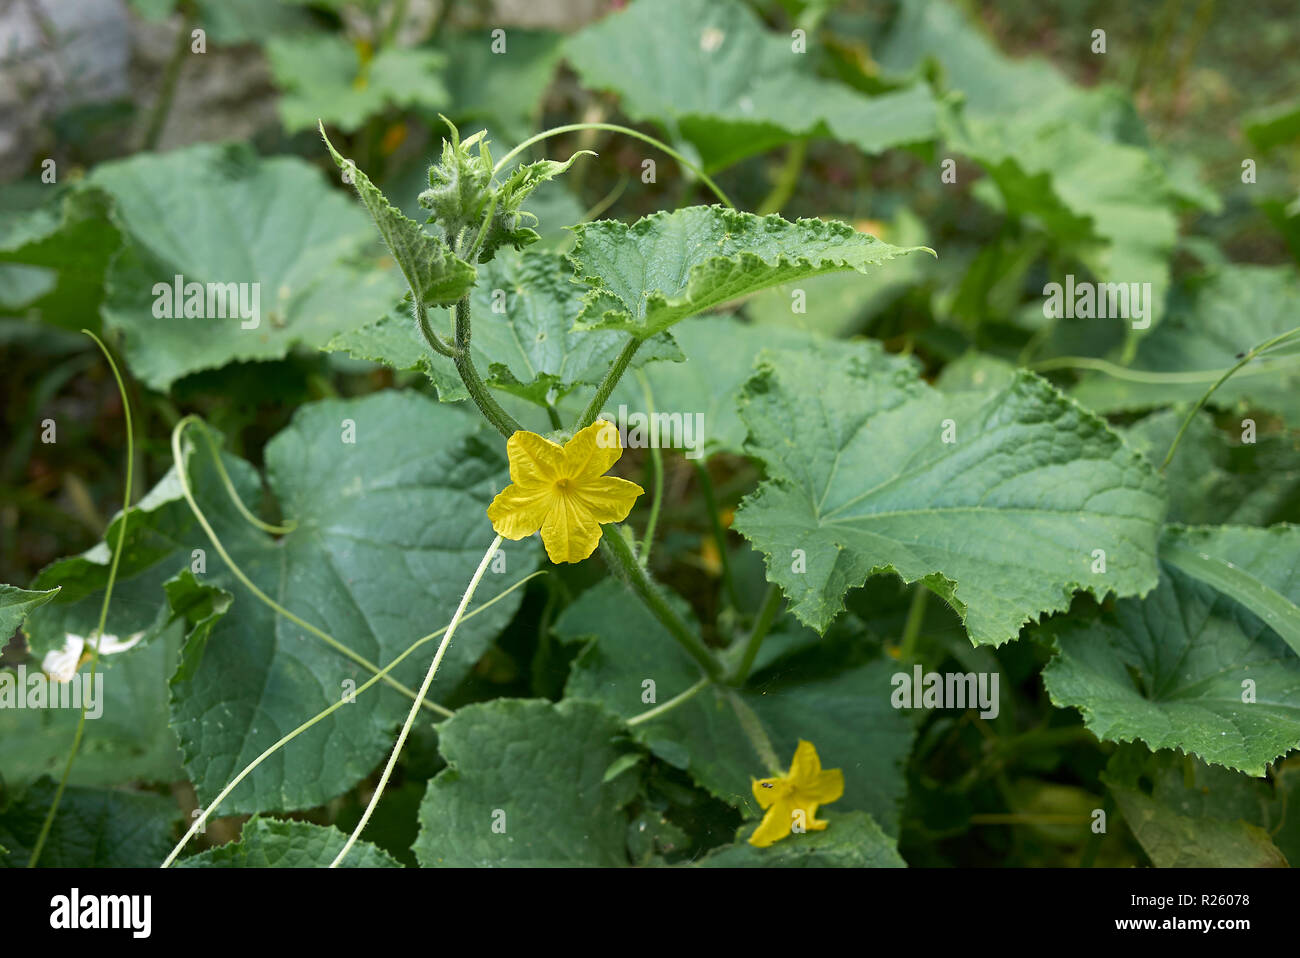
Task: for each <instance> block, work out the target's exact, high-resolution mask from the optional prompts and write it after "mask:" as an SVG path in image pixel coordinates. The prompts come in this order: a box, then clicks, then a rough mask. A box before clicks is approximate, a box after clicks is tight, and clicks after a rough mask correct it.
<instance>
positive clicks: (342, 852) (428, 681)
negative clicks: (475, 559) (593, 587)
mask: <svg viewBox="0 0 1300 958" xmlns="http://www.w3.org/2000/svg"><path fill="white" fill-rule="evenodd" d="M499 548H501V536H500V535H498V536H497V537H496V538H495V539H493V540H492V544H491V545H490V546H488V550H487V552H485V553H483V561H482V562H480V563H479V564H478V569H477V570H475V572H474V577H473V578H472V579H470V580H469V588H467V589H466V590H465V594H464V595H463V596H461V600H460V605H458V606H457V607H456V614H455V615H453V616H452V617H451V622H450V623H448V625H447V634H446V635H444V636H443V637H442V641H441V642H440V643H438V651H437V652H435V653H434V654H433V661H432V662H430V663H429V671H428V672H426V673H425V676H424V684H423V685H421V686H420V698H424V694H425V693H426V692H428V691H429V686H430V685H432V684H433V677H434V675H436V674H437V672H438V666H439V665H440V664H441V663H442V657H443V655H444V654H445V653H446V651H447V647H448V646H449V645H451V640H452V638H453V637H454V636H455V635H456V627H457V626H458V625H460V620H461V616H462V615H464V614H465V606H467V605H469V600H470V599H471V598H473V597H474V590H475V589H477V588H478V584H479V582H480V581H481V580H482V578H483V573H484V572H486V571H487V567H488V563H489V562H491V561H492V557H493V556H494V555H496V551H497V549H499ZM417 711H418V709H417V707H416V706H415V705H412V706H411V710H410V711H409V712H408V713H407V714H406V721H405V722H404V723H403V724H402V730H401V731H400V732H399V733H397V741H396V742H394V743H393V753H392V754H391V755H389V756H388V764H387V765H385V766H384V771H383V774H382V775H380V776H379V783H378V784H377V785H376V786H375V792H374V794H373V795H371V796H370V803H369V804H368V805H366V810H365V811H364V812H363V813H362V815H361V821H359V822H357V827H356V828H354V829H352V834H351V835H349V836H348V840H347V843H346V844H344V846H343V847H342V848H341V849H339V853H338V854H337V855H336V856H335V857H334V861H332V862H330V868H337V867H338V865H339V862H341V861H343V859H344V858H346V857H347V854H348V852H349V851H351V850H352V846H353V845H355V844H356V842H357V839H358V838H359V837H360V836H361V833H362V832H363V831H365V828H366V825H367V824H368V823H369V822H370V816H371V815H372V814H373V813H374V811H375V806H376V805H378V804H379V799H380V798H381V797H382V796H383V794H384V789H385V788H386V787H387V786H388V779H389V777H390V776H391V775H392V774H393V767H394V766H395V765H396V764H397V756H398V755H400V754H401V753H402V746H404V745H405V744H406V736H407V735H409V734H410V733H411V726H412V725H414V724H415V715H416V712H417Z"/></svg>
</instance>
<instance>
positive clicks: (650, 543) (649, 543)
mask: <svg viewBox="0 0 1300 958" xmlns="http://www.w3.org/2000/svg"><path fill="white" fill-rule="evenodd" d="M636 378H637V380H638V381H639V382H640V383H641V393H642V395H644V396H645V406H646V409H645V411H646V415H648V416H650V417H651V419H652V420H653V418H654V414H655V397H654V392H653V391H652V390H651V389H650V380H649V379H648V378H647V377H646V374H645V373H643V372H642V371H641V370H639V369H638V370H637V371H636ZM650 467H651V472H652V473H653V476H654V492H653V493H651V497H650V517H649V518H648V519H647V520H646V524H645V538H644V539H643V540H642V541H641V565H643V566H645V565H648V564H649V562H650V550H651V549H652V548H653V547H654V541H655V526H656V525H658V523H659V508H660V506H661V505H663V498H664V454H663V450H661V449H660V448H659V447H658V445H652V446H651V447H650Z"/></svg>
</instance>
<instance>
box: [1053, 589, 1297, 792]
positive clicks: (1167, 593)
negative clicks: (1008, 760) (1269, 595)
mask: <svg viewBox="0 0 1300 958" xmlns="http://www.w3.org/2000/svg"><path fill="white" fill-rule="evenodd" d="M1043 630H1044V632H1045V633H1046V634H1048V635H1050V636H1052V637H1053V638H1054V640H1055V642H1056V645H1057V648H1058V649H1059V654H1058V655H1057V657H1056V658H1055V659H1053V660H1052V662H1051V663H1050V664H1049V665H1048V666H1047V668H1046V669H1044V671H1043V682H1044V684H1045V685H1046V686H1047V691H1048V693H1049V694H1050V695H1051V697H1052V701H1053V702H1054V703H1055V704H1056V705H1058V706H1060V707H1062V708H1065V707H1071V706H1072V707H1075V708H1078V709H1079V711H1080V712H1082V713H1083V718H1084V722H1085V724H1086V725H1087V726H1088V728H1090V729H1092V731H1093V732H1094V733H1095V734H1096V735H1097V737H1098V738H1103V739H1107V740H1110V741H1118V742H1125V741H1134V740H1141V741H1143V742H1146V743H1147V744H1148V745H1149V746H1151V747H1152V748H1177V749H1181V750H1182V751H1184V752H1188V753H1191V754H1195V755H1197V756H1199V757H1200V758H1202V759H1204V760H1205V761H1207V762H1212V763H1214V764H1216V765H1225V766H1227V767H1228V768H1235V769H1239V770H1240V771H1243V772H1246V773H1247V774H1250V775H1263V774H1264V767H1265V765H1267V764H1268V763H1269V762H1272V761H1273V760H1275V759H1277V758H1278V757H1279V756H1281V755H1284V754H1286V753H1287V752H1288V751H1289V750H1291V749H1293V748H1296V747H1298V746H1300V658H1297V657H1296V654H1295V653H1294V652H1292V651H1291V650H1290V649H1289V648H1287V646H1286V643H1284V642H1283V641H1282V640H1281V639H1280V638H1278V636H1277V634H1276V633H1275V632H1273V630H1272V629H1270V628H1269V627H1268V626H1267V625H1265V624H1264V623H1263V622H1262V621H1261V620H1260V619H1259V618H1258V617H1256V616H1255V615H1253V614H1251V612H1249V611H1248V610H1247V609H1245V608H1244V607H1243V606H1241V605H1240V604H1238V603H1237V602H1236V601H1234V600H1233V599H1232V598H1230V597H1229V596H1227V595H1224V594H1223V593H1220V592H1217V591H1216V590H1215V589H1213V588H1212V587H1211V586H1208V585H1205V584H1203V583H1201V582H1198V581H1196V580H1195V579H1193V578H1191V577H1190V576H1187V575H1186V574H1184V573H1183V572H1181V571H1179V569H1178V568H1176V567H1174V566H1172V565H1165V566H1164V567H1163V569H1162V571H1161V575H1160V586H1159V588H1157V589H1156V590H1155V591H1154V592H1152V593H1151V594H1150V595H1149V596H1147V597H1146V599H1144V600H1138V599H1121V600H1120V601H1119V602H1117V603H1116V604H1115V608H1114V611H1113V612H1104V613H1102V615H1101V617H1100V618H1099V619H1097V620H1096V621H1093V622H1088V621H1082V620H1072V619H1063V618H1058V619H1054V620H1052V621H1051V622H1048V623H1046V624H1045V625H1044V626H1043ZM1252 698H1253V699H1254V700H1253V701H1250V699H1252Z"/></svg>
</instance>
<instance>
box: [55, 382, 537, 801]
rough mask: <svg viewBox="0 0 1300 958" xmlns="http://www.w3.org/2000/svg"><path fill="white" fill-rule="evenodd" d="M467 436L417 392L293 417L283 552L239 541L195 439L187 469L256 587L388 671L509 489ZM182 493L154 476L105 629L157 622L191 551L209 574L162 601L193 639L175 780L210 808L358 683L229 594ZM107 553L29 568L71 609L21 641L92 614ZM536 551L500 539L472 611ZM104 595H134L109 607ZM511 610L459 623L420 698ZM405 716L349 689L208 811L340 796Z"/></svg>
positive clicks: (461, 580)
mask: <svg viewBox="0 0 1300 958" xmlns="http://www.w3.org/2000/svg"><path fill="white" fill-rule="evenodd" d="M352 430H355V432H353V431H352ZM482 437H483V434H482V433H481V432H480V431H479V429H478V427H477V426H476V424H475V421H474V420H473V419H472V418H470V417H468V416H465V415H462V414H461V413H460V411H459V410H456V409H454V408H450V407H447V406H443V405H440V404H438V403H436V402H434V401H432V400H429V399H426V398H424V397H421V396H418V395H415V394H406V393H392V392H388V393H377V394H374V395H372V396H369V397H365V398H361V399H346V400H330V401H325V402H319V403H314V404H310V405H306V406H303V407H301V408H300V409H299V410H298V413H297V415H296V416H295V417H294V419H293V422H292V423H291V424H290V426H289V427H288V428H287V429H285V430H284V431H283V432H281V433H280V434H279V435H278V436H276V437H275V438H274V439H273V440H272V441H271V442H270V443H269V444H268V445H267V447H266V453H265V459H266V464H267V473H268V479H269V485H270V488H271V491H272V493H273V494H274V496H275V498H276V500H277V501H278V503H279V505H280V509H281V510H282V512H283V514H284V515H285V516H287V517H290V518H293V519H295V520H297V522H298V526H297V527H296V528H295V529H294V530H293V531H292V532H291V533H289V534H288V535H285V536H283V537H282V538H280V539H274V538H272V537H270V536H268V535H266V534H264V533H262V532H260V531H258V530H256V529H254V528H252V527H251V526H250V525H249V524H248V523H247V522H245V521H244V519H243V518H242V517H241V516H240V515H239V514H238V513H237V512H236V511H235V509H234V507H233V506H232V505H231V503H230V501H229V497H228V496H227V494H226V492H225V490H224V489H223V488H222V486H221V482H220V479H219V478H218V477H217V476H216V474H215V470H214V468H213V460H212V457H211V454H210V452H209V450H208V449H207V447H206V445H205V444H199V445H193V444H191V446H190V450H189V451H188V453H187V468H188V470H189V474H190V476H191V480H192V482H193V484H194V486H195V489H196V498H197V500H198V502H199V504H200V506H201V508H202V509H203V511H204V512H205V514H207V515H208V517H209V519H210V521H211V523H212V526H213V528H214V529H215V531H216V532H217V535H218V536H219V537H220V538H221V540H222V541H223V543H224V545H225V547H226V549H227V550H228V551H229V553H230V554H231V556H232V558H233V559H234V560H235V562H236V563H237V564H238V565H239V566H240V568H242V569H243V570H244V572H245V573H246V574H247V575H248V577H249V578H250V579H251V580H252V581H253V582H254V583H255V584H257V585H258V587H259V588H260V589H261V590H262V591H263V592H265V593H266V594H268V595H270V596H273V597H274V598H275V599H276V601H278V602H279V603H280V604H282V605H283V606H285V607H286V608H288V609H289V610H290V611H292V612H293V613H295V614H296V615H298V616H300V617H301V618H302V619H304V620H306V621H307V622H310V623H312V624H313V625H315V626H316V627H317V628H321V629H323V630H324V631H325V632H327V633H328V634H330V635H331V636H333V637H334V638H335V639H337V640H338V641H339V642H341V643H343V644H344V645H346V646H348V647H349V648H351V649H352V650H353V651H355V652H357V653H358V654H360V655H362V656H365V657H366V658H368V659H369V660H370V661H371V662H375V663H378V664H384V663H387V662H388V661H391V660H392V659H393V658H394V657H395V656H396V655H397V654H398V653H399V652H400V651H402V650H404V649H405V648H406V647H407V646H408V645H409V644H410V643H411V642H413V641H415V640H416V639H417V638H419V637H420V636H422V635H425V634H427V633H430V632H433V631H434V630H435V629H438V628H440V627H442V626H445V625H446V624H447V622H448V621H449V620H450V619H451V615H452V613H453V611H454V610H455V608H456V605H457V603H458V602H459V600H460V597H461V595H462V593H463V592H464V589H465V585H466V584H467V583H468V581H469V578H470V575H471V574H472V573H473V571H474V567H475V566H476V565H477V563H478V560H479V558H480V556H481V555H482V551H483V549H484V548H486V546H487V543H488V542H489V541H490V539H491V526H490V524H489V523H488V522H487V519H486V515H485V510H486V507H487V504H488V503H489V502H490V501H491V498H492V496H493V495H495V493H496V492H498V491H499V490H500V489H501V488H502V487H503V486H504V485H505V484H506V482H507V476H506V468H505V461H504V456H503V455H502V453H501V452H500V451H499V448H498V446H499V444H498V443H497V442H495V441H491V442H488V441H486V440H485V439H484V438H482ZM192 438H193V439H195V440H197V437H196V436H194V437H192ZM348 438H354V439H355V442H348V441H346V440H347V439H348ZM225 462H226V466H227V469H228V470H229V472H230V474H231V477H232V480H233V482H234V488H235V490H236V492H237V493H238V494H239V495H240V497H241V498H242V499H243V500H244V501H245V502H248V503H256V502H257V496H258V483H257V478H256V474H255V473H254V472H253V470H252V468H251V467H250V466H248V465H247V464H246V463H244V462H243V461H241V460H238V459H235V458H233V457H226V459H225ZM178 485H179V484H178V481H177V479H176V477H175V476H174V475H170V474H169V476H168V477H167V478H165V479H164V480H163V482H162V483H161V484H160V485H159V487H157V488H155V490H154V491H153V492H152V493H151V494H150V496H149V497H147V498H146V500H145V501H144V502H142V503H141V504H140V506H138V507H136V509H135V510H134V511H133V513H132V515H131V517H130V521H129V523H128V542H129V545H128V548H127V549H126V550H125V551H126V553H127V555H126V557H125V558H124V560H123V569H122V570H121V573H120V575H121V581H120V582H119V583H118V586H117V587H116V589H115V591H114V600H113V607H112V609H111V610H110V614H109V631H111V632H114V633H115V634H128V633H129V632H131V631H134V629H135V628H138V627H141V626H140V622H141V621H142V620H147V621H153V620H155V619H157V618H158V617H159V616H163V617H166V615H167V614H168V612H167V610H166V609H165V608H160V606H161V605H162V592H161V582H160V581H159V580H161V579H164V578H167V577H169V576H171V575H172V574H174V573H176V572H178V571H180V570H181V569H186V568H189V567H190V566H191V561H192V560H191V556H192V550H194V549H204V550H206V571H204V572H199V573H198V574H197V576H196V577H194V578H191V579H189V580H188V581H186V580H184V579H182V580H179V581H178V584H177V587H173V589H172V600H171V604H172V607H173V609H174V610H175V611H176V612H177V613H179V611H180V609H176V607H177V606H180V607H181V609H183V610H185V613H186V615H187V618H189V619H190V621H191V624H192V625H193V631H192V633H191V635H190V638H189V643H188V645H187V647H186V649H185V668H184V669H182V670H181V671H180V672H179V673H178V674H177V675H176V676H175V677H174V678H173V680H172V683H171V688H172V724H173V727H174V728H175V729H176V731H177V734H178V737H179V739H180V743H181V748H182V751H183V753H184V756H185V763H186V769H187V770H188V772H189V774H190V777H191V779H192V780H193V781H194V783H195V786H196V788H197V790H198V793H199V797H200V800H201V801H207V800H209V799H210V798H211V796H212V795H213V794H214V793H215V792H216V791H217V790H218V789H219V788H221V787H222V786H223V785H224V784H225V783H226V782H227V781H229V779H230V778H231V777H233V775H234V774H235V773H237V772H238V771H239V770H240V769H241V768H243V766H244V765H246V764H247V763H248V762H249V761H251V760H252V759H253V758H255V757H256V756H257V755H258V754H259V753H260V752H261V751H262V750H264V749H265V748H266V747H267V746H269V745H271V744H272V743H273V742H275V741H276V740H277V739H278V738H280V737H281V736H282V735H283V734H284V733H285V732H287V731H288V730H290V729H292V728H294V727H296V726H297V725H299V724H300V723H302V722H303V721H305V720H306V719H308V718H310V717H311V716H312V715H314V714H315V713H316V712H318V711H320V710H322V709H323V708H325V707H326V706H329V705H332V704H334V703H335V702H337V701H338V700H339V698H340V696H342V695H343V694H344V693H345V692H346V691H347V690H348V689H349V687H355V686H358V685H360V684H361V683H362V682H363V681H365V679H366V678H367V677H368V674H369V673H368V672H366V670H364V669H363V668H361V667H360V666H358V665H356V664H354V663H353V662H352V661H350V660H348V659H347V658H344V657H343V656H342V655H341V654H340V653H338V652H337V651H335V650H333V649H330V648H328V647H327V646H325V645H324V644H323V643H322V642H321V641H320V640H318V639H317V638H315V637H313V636H312V635H309V634H308V633H307V632H305V631H304V630H303V629H301V628H300V627H298V626H297V625H295V624H293V623H292V622H290V621H288V620H287V619H285V618H283V617H281V616H278V615H277V614H276V613H275V612H274V611H273V610H271V609H270V608H268V607H267V606H266V605H265V604H263V603H262V602H261V601H259V600H258V599H257V598H256V597H255V596H254V595H252V594H251V593H250V592H249V591H248V590H247V589H246V588H245V586H244V585H243V584H242V583H240V582H238V581H237V580H236V579H235V578H234V576H233V575H232V574H231V572H230V570H229V569H228V568H226V565H225V563H224V562H223V561H222V560H221V558H220V557H219V556H218V555H217V553H216V551H215V549H214V548H213V547H212V544H211V542H210V541H209V540H208V538H207V536H206V535H205V534H204V533H203V531H202V530H201V529H199V528H198V527H197V525H195V524H194V522H193V520H192V518H190V517H188V516H187V514H188V509H187V507H186V505H185V503H184V502H183V501H182V500H180V498H179V489H178ZM110 535H114V532H113V530H110ZM106 552H107V549H106V548H101V549H98V550H93V551H92V554H87V555H85V556H80V557H76V558H73V559H68V560H64V561H63V562H61V563H57V564H55V565H54V566H52V567H50V568H49V569H47V570H46V571H45V572H44V573H42V575H41V577H40V578H39V579H38V580H37V581H38V583H39V584H42V585H45V584H54V583H66V588H65V594H66V595H67V596H68V599H69V601H68V602H66V603H61V602H59V601H57V600H56V601H55V602H53V603H50V604H49V605H47V606H45V607H44V609H42V610H38V612H41V613H46V614H45V615H41V616H40V617H39V618H36V617H34V618H32V619H29V628H30V629H31V630H32V632H33V634H34V637H35V635H36V634H37V633H40V632H41V631H42V630H44V631H45V632H48V633H52V638H53V639H54V640H55V644H61V641H62V640H61V636H62V630H63V629H68V630H72V629H71V626H72V625H73V624H79V623H80V622H82V621H84V620H85V618H86V617H87V616H89V615H90V614H91V610H92V609H93V608H94V604H95V603H97V602H98V600H99V595H100V593H99V592H98V590H99V589H101V588H102V586H103V578H104V576H105V574H106V558H105V556H104V553H106ZM536 557H537V549H536V543H534V542H532V541H531V540H530V541H526V542H521V543H518V544H508V545H507V549H506V565H505V572H504V573H493V574H489V575H487V576H486V577H485V579H484V581H483V583H482V585H481V586H480V588H479V591H478V599H479V600H480V601H483V600H486V599H489V598H491V597H492V596H493V595H494V594H496V593H499V592H500V591H502V590H503V589H504V588H506V586H507V585H508V584H510V583H513V582H515V581H517V580H518V579H519V578H520V577H521V576H522V575H524V574H526V573H527V572H528V571H530V570H531V567H532V566H533V565H534V564H535V562H536ZM146 587H147V588H146ZM200 587H202V588H204V589H211V588H213V587H216V588H220V589H224V590H226V591H227V592H229V593H230V594H231V595H232V596H233V601H232V602H231V604H230V608H229V611H228V612H226V613H225V614H224V615H220V614H219V612H218V610H216V609H213V610H208V614H204V610H203V608H202V599H203V598H204V597H203V596H202V595H200V594H196V593H198V592H199V589H200ZM119 596H122V597H123V598H133V599H135V601H134V602H127V603H125V604H123V605H121V607H119ZM150 597H151V598H150ZM60 598H63V596H60ZM517 601H518V600H517V599H516V598H513V597H512V598H511V599H507V600H504V601H503V602H501V603H498V604H497V605H496V606H494V607H493V608H492V609H491V610H490V611H488V612H486V613H484V614H483V615H482V616H478V617H475V618H473V619H470V620H468V621H466V622H465V623H464V625H463V626H462V628H461V629H460V630H459V631H458V633H457V638H456V642H455V643H454V644H453V645H452V646H451V648H450V650H449V651H448V653H447V657H446V658H445V660H444V661H443V663H442V666H441V668H440V670H439V674H438V678H437V680H436V681H435V682H434V684H433V687H432V691H431V693H430V694H431V696H432V697H433V698H434V699H435V700H436V699H437V698H439V697H441V696H445V695H447V694H448V693H449V692H450V690H451V689H452V688H454V687H455V685H456V684H457V683H458V682H459V681H460V680H461V679H463V678H464V677H465V676H466V675H467V674H468V672H469V670H470V669H471V668H472V666H473V664H474V663H475V662H476V661H477V659H478V658H479V657H480V656H481V655H482V653H483V651H484V650H485V649H486V647H487V645H488V642H489V641H490V640H491V638H492V636H494V635H495V634H496V632H497V631H499V630H500V628H501V627H502V626H503V625H504V624H505V623H506V622H507V621H508V620H509V618H510V616H511V615H512V614H513V611H514V609H515V608H516V607H517ZM150 606H152V607H150ZM431 651H432V650H431V649H430V654H431ZM427 663H428V656H427V655H426V654H417V655H415V656H412V657H411V658H410V659H409V660H408V661H406V662H404V663H402V665H401V666H399V667H398V668H397V669H396V670H395V673H394V674H395V677H396V678H397V679H398V680H399V681H402V682H404V683H406V684H407V685H408V686H412V687H413V686H415V685H418V683H419V680H420V678H421V677H422V676H423V673H424V670H425V668H426V667H427ZM347 683H352V685H351V686H349V685H348V684H347ZM409 704H410V703H409V700H408V699H406V698H404V697H403V696H401V695H400V694H399V693H397V692H396V691H394V690H392V689H390V688H388V687H387V686H384V685H380V686H378V687H377V688H375V689H373V690H371V691H370V692H368V693H367V694H365V695H363V696H359V697H358V698H357V699H356V701H355V702H353V703H350V704H349V705H347V706H346V707H345V708H342V709H339V710H338V711H337V712H335V713H333V714H332V715H331V716H330V717H329V718H327V719H325V720H323V721H322V722H320V723H318V724H317V725H315V726H313V728H312V729H311V730H310V731H308V732H306V733H304V734H303V735H302V736H300V737H299V738H297V739H296V740H295V741H294V742H293V743H292V744H290V745H289V746H287V747H286V749H285V750H284V751H283V752H282V753H280V755H278V756H277V757H276V758H275V759H273V760H271V761H269V762H267V763H265V764H263V765H262V766H260V767H259V768H258V769H257V771H255V772H254V773H253V774H252V775H251V776H250V777H249V779H248V780H246V781H245V782H244V784H243V785H241V786H240V788H239V789H238V790H237V791H235V792H234V793H233V794H232V795H231V796H230V798H229V799H228V804H227V805H226V806H223V809H224V810H225V811H227V812H229V813H232V814H233V813H237V812H251V811H261V810H268V809H295V808H305V807H311V806H313V805H317V804H320V803H322V802H324V801H327V800H328V799H330V798H332V797H334V796H336V795H338V794H340V793H341V792H343V791H345V790H347V789H348V788H349V787H350V786H351V785H353V784H354V783H355V782H357V781H358V780H360V779H361V778H362V777H363V776H365V775H366V774H368V773H369V772H370V771H371V770H372V769H373V768H374V766H375V765H376V764H377V763H378V762H380V761H381V760H382V758H383V756H384V755H385V753H386V752H387V750H388V749H389V748H390V747H391V744H392V728H393V726H394V724H395V723H397V722H398V721H400V719H401V718H402V717H403V716H404V715H405V713H406V710H407V708H408V706H409ZM92 735H93V730H92Z"/></svg>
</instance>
